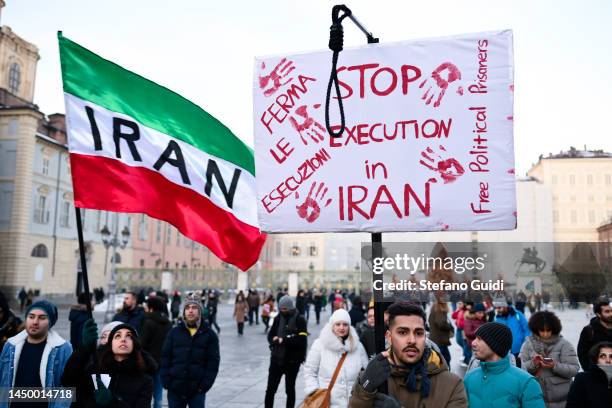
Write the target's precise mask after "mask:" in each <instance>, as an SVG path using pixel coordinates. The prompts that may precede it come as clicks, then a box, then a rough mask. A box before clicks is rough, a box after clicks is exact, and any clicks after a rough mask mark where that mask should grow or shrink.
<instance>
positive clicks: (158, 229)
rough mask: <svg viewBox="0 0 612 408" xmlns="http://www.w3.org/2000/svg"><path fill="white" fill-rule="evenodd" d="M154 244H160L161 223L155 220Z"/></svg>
mask: <svg viewBox="0 0 612 408" xmlns="http://www.w3.org/2000/svg"><path fill="white" fill-rule="evenodd" d="M155 242H157V243H158V244H159V243H160V242H161V221H159V220H157V232H156V233H155Z"/></svg>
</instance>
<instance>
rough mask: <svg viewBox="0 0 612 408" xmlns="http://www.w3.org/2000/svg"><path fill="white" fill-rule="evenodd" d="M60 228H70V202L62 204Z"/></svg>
mask: <svg viewBox="0 0 612 408" xmlns="http://www.w3.org/2000/svg"><path fill="white" fill-rule="evenodd" d="M60 227H64V228H70V203H69V202H68V201H64V202H63V203H62V209H61V213H60Z"/></svg>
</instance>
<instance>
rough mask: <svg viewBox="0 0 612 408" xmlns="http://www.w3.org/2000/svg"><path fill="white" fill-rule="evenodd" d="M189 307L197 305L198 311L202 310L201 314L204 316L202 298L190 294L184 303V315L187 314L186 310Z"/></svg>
mask: <svg viewBox="0 0 612 408" xmlns="http://www.w3.org/2000/svg"><path fill="white" fill-rule="evenodd" d="M189 305H196V306H197V307H198V309H200V314H202V298H201V297H200V295H198V294H197V293H190V294H189V295H187V296H185V302H184V303H183V314H185V309H186V308H187V306H189Z"/></svg>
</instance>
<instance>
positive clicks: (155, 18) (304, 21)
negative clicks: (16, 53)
mask: <svg viewBox="0 0 612 408" xmlns="http://www.w3.org/2000/svg"><path fill="white" fill-rule="evenodd" d="M6 3H7V6H6V7H5V8H4V9H3V11H2V16H1V23H2V25H8V26H10V27H11V28H12V29H13V30H14V31H15V32H16V33H17V34H18V35H20V36H21V37H23V38H24V39H26V40H27V41H29V42H32V43H34V44H35V45H37V46H38V47H39V50H40V56H41V59H40V61H39V63H38V75H37V79H36V93H35V97H34V99H35V102H36V103H37V104H38V105H39V106H40V108H41V110H42V111H43V112H45V113H47V114H50V113H54V112H64V101H63V94H62V84H61V77H60V68H59V56H58V46H57V39H56V32H57V30H63V32H64V35H65V36H66V37H68V38H70V39H72V40H74V41H76V42H78V43H80V44H82V45H83V46H85V47H87V48H89V49H91V50H92V51H94V52H96V53H97V54H99V55H101V56H103V57H105V58H107V59H110V60H112V61H113V62H116V63H118V64H120V65H122V66H124V67H125V68H128V69H130V70H133V71H135V72H137V73H139V74H140V75H143V76H145V77H147V78H149V79H151V80H153V81H155V82H157V83H159V84H162V85H165V86H167V87H168V88H170V89H172V90H174V91H176V92H178V93H180V94H181V95H183V96H185V97H186V98H188V99H190V100H192V101H193V102H195V103H197V104H198V105H200V106H201V107H203V108H204V109H206V110H207V111H208V112H209V113H211V114H213V115H214V116H216V117H217V118H218V119H219V120H221V121H222V122H223V123H225V124H226V125H227V126H228V127H229V128H231V129H232V130H233V131H234V133H235V134H236V135H237V136H238V137H240V138H242V139H243V140H244V141H245V142H246V143H247V144H249V145H251V146H252V145H253V136H252V133H253V123H252V122H253V121H252V83H253V82H252V81H253V58H254V57H255V56H257V55H270V54H281V53H294V52H300V51H309V50H318V49H324V48H326V47H327V42H328V39H329V26H330V24H331V17H330V13H331V7H332V5H334V4H336V3H338V2H328V1H287V0H286V1H267V0H259V1H246V0H244V1H206V0H174V1H162V0H129V1H128V0H105V1H84V0H6ZM345 4H347V5H348V6H349V7H350V8H351V9H352V10H353V12H354V14H355V15H356V16H357V17H358V18H359V19H360V20H361V21H362V22H363V23H364V25H365V26H366V27H367V28H368V29H369V30H370V31H372V32H373V33H374V34H375V35H376V36H378V37H380V39H381V41H382V42H385V41H402V40H410V39H415V38H425V37H437V36H445V35H452V34H462V33H470V32H479V31H488V30H498V29H505V28H510V29H512V30H513V31H514V55H515V81H514V83H515V111H514V123H515V132H514V137H515V155H516V167H517V170H518V171H517V173H518V174H519V175H524V173H525V172H526V171H527V170H528V169H529V168H530V166H531V164H532V163H535V162H536V161H537V159H538V156H539V154H540V153H542V154H548V153H549V152H553V153H556V152H559V151H560V150H567V149H568V148H569V146H575V147H577V148H581V149H582V148H583V147H584V145H585V144H586V145H587V147H588V148H589V149H594V148H602V149H605V150H607V151H612V132H611V131H610V125H609V124H608V120H609V119H610V116H611V115H612V104H611V103H610V98H611V97H612V78H611V75H612V68H611V67H612V47H611V46H610V40H611V39H612V1H608V0H600V1H596V0H593V1H580V2H578V1H558V0H557V1H552V0H550V1H504V2H498V1H495V2H494V1H457V0H455V1H435V2H434V1H425V0H421V1H419V2H417V1H397V2H395V1H376V2H374V1H349V0H347V1H346V2H345ZM344 26H345V46H351V45H360V44H363V43H364V42H365V38H364V37H363V36H362V35H361V33H360V32H359V31H358V30H357V28H355V27H354V26H352V25H351V24H350V22H347V23H345V24H344Z"/></svg>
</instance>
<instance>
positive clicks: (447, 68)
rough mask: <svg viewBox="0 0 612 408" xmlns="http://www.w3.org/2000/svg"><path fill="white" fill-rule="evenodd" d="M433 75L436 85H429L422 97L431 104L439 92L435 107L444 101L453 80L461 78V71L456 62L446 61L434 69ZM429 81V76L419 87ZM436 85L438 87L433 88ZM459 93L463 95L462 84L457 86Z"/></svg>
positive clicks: (426, 103)
mask: <svg viewBox="0 0 612 408" xmlns="http://www.w3.org/2000/svg"><path fill="white" fill-rule="evenodd" d="M442 75H444V76H445V77H446V78H442ZM431 77H432V78H433V79H434V81H435V85H429V86H428V87H427V90H426V91H425V93H424V94H423V96H422V97H421V99H423V100H424V101H425V105H429V104H430V103H431V101H432V100H433V98H434V97H435V96H436V94H437V95H438V98H437V99H436V101H435V102H434V104H433V106H434V108H437V107H438V106H440V102H441V101H442V98H443V97H444V94H445V93H446V89H447V88H448V86H449V85H450V84H451V83H452V82H455V81H456V80H458V79H461V72H460V71H459V69H458V68H457V67H456V66H455V65H454V64H451V63H450V62H444V63H442V64H441V65H440V66H439V67H438V68H436V69H434V70H433V72H432V73H431ZM428 81H429V78H427V79H425V80H424V81H423V82H421V84H420V85H419V88H423V87H425V84H426V83H427V82H428ZM434 86H435V87H436V89H435V90H432V88H433V87H434ZM457 93H458V94H459V95H463V87H461V86H460V87H459V88H457Z"/></svg>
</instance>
